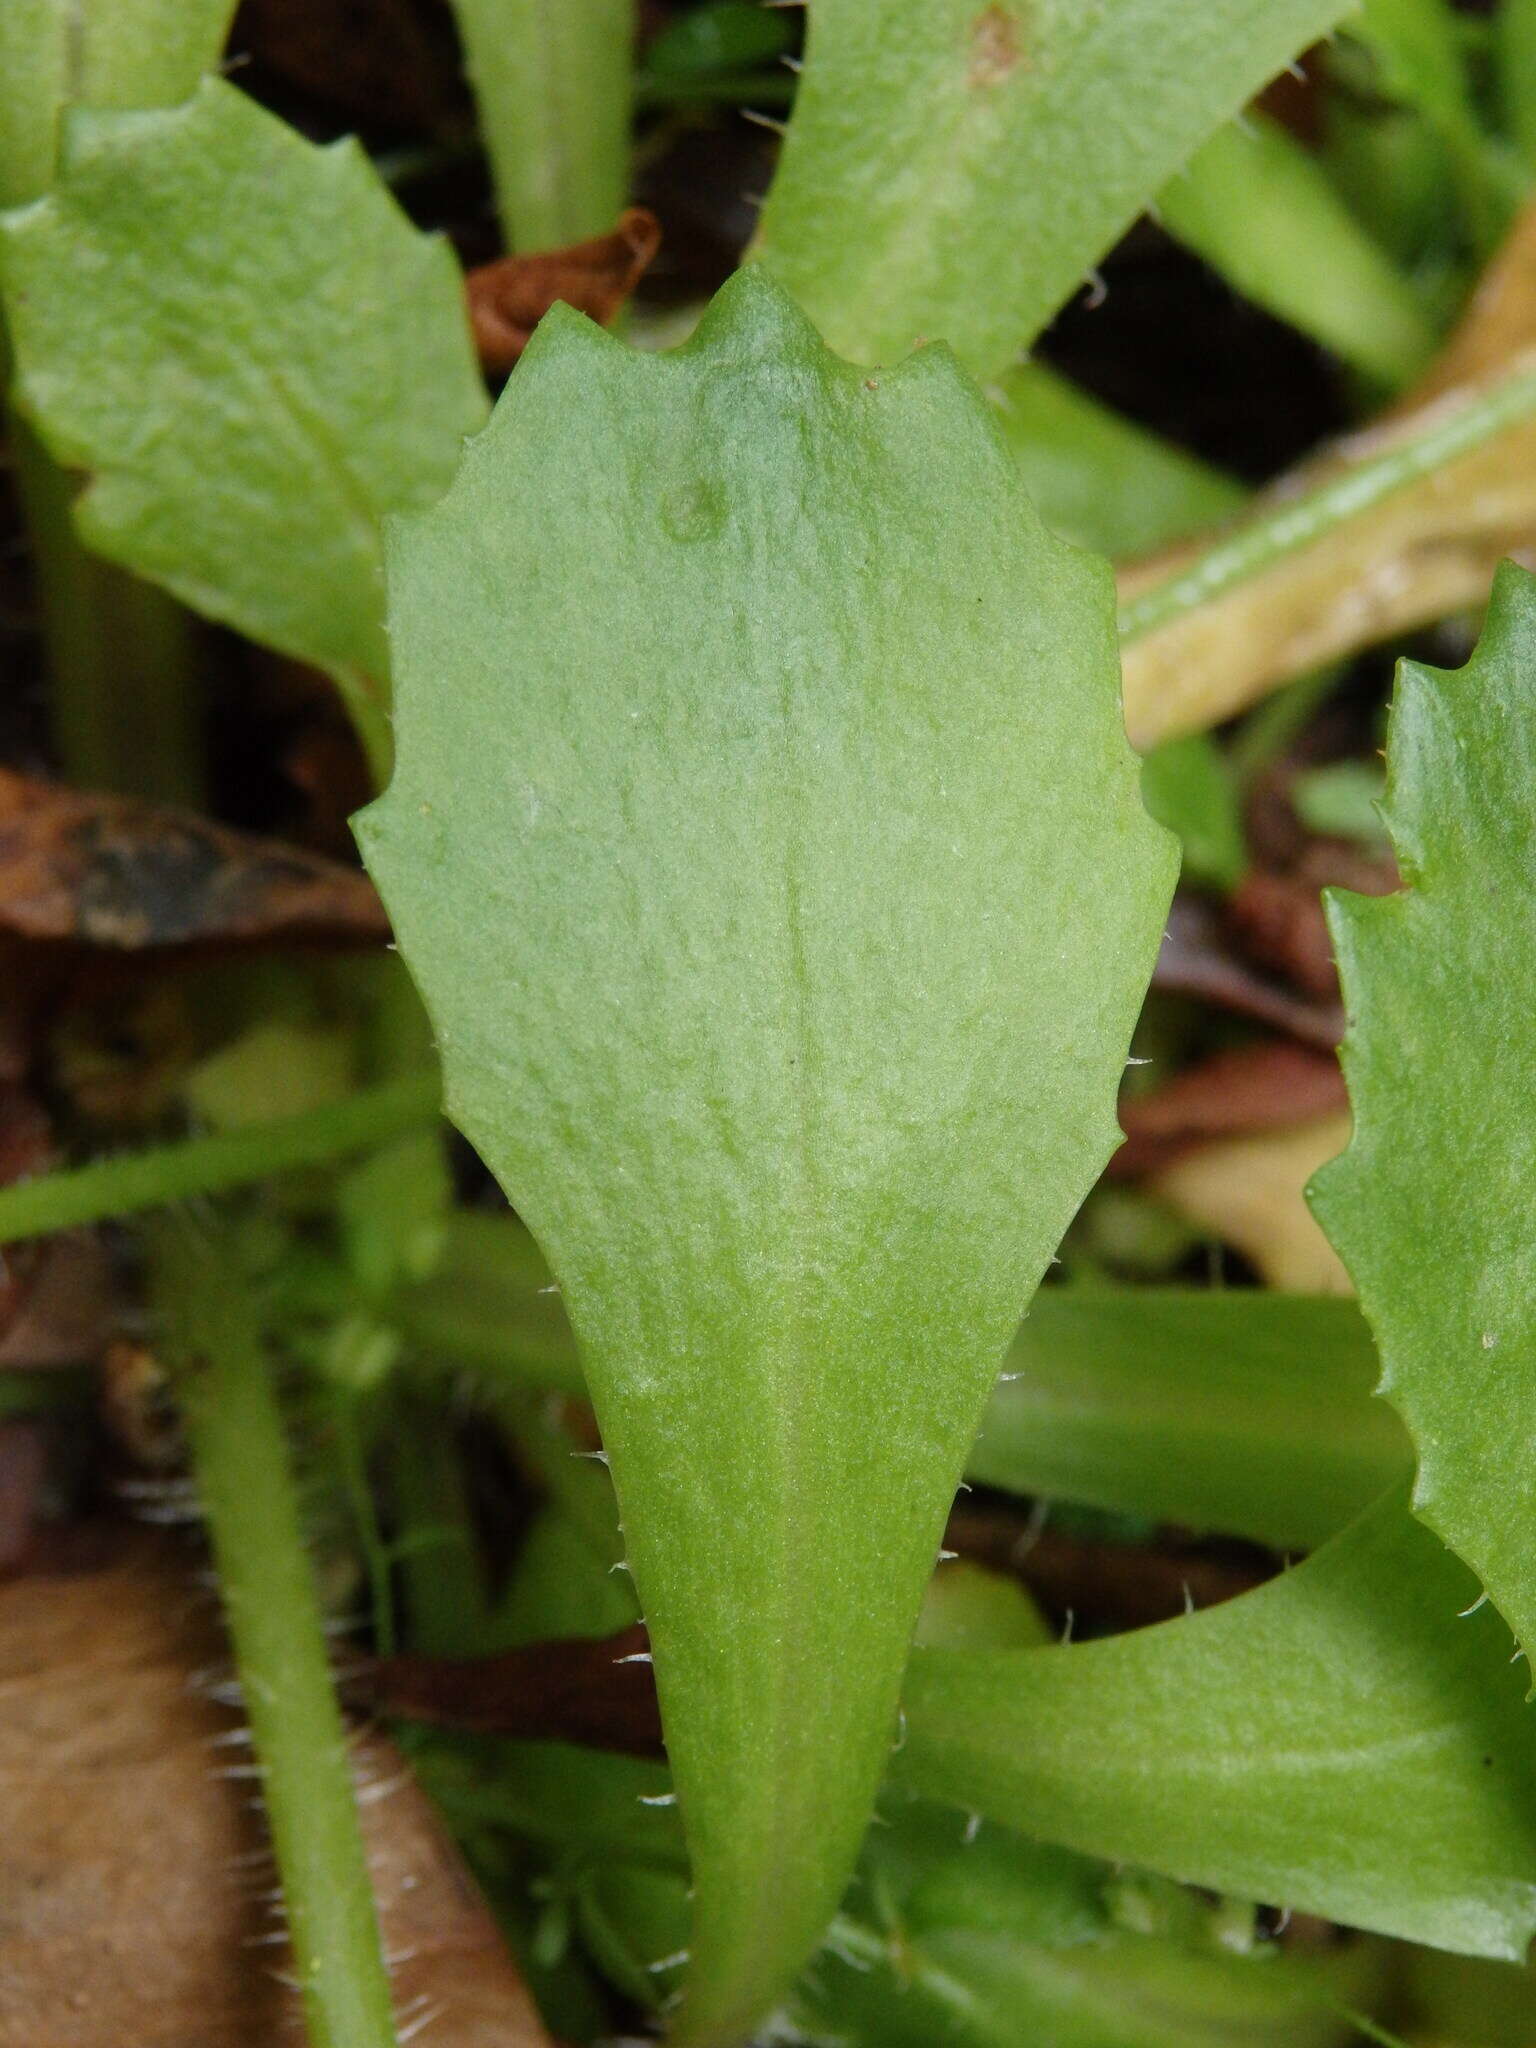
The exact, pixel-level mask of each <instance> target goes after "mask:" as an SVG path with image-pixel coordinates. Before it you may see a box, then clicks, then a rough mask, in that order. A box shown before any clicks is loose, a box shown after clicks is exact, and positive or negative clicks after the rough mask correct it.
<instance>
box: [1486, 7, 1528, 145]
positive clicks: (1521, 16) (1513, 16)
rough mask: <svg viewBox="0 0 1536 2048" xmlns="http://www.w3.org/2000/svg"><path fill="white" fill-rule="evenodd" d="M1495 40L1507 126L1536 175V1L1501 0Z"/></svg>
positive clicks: (1494, 32) (1498, 78)
mask: <svg viewBox="0 0 1536 2048" xmlns="http://www.w3.org/2000/svg"><path fill="white" fill-rule="evenodd" d="M1493 39H1494V58H1495V63H1496V68H1497V82H1498V91H1499V107H1500V112H1501V113H1502V114H1503V117H1504V126H1505V128H1506V129H1507V130H1508V132H1509V137H1510V140H1511V142H1512V143H1513V144H1514V146H1515V148H1516V149H1517V150H1518V151H1519V153H1520V160H1521V162H1522V163H1523V164H1524V165H1525V167H1526V169H1527V170H1530V171H1536V0H1499V8H1498V12H1497V13H1496V14H1495V16H1494V21H1493Z"/></svg>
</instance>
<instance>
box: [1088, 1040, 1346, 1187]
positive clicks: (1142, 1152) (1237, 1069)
mask: <svg viewBox="0 0 1536 2048" xmlns="http://www.w3.org/2000/svg"><path fill="white" fill-rule="evenodd" d="M1345 1103H1346V1097H1345V1093H1344V1076H1343V1074H1342V1073H1341V1072H1340V1070H1339V1063H1338V1061H1337V1060H1336V1059H1335V1058H1334V1056H1333V1055H1332V1053H1323V1052H1317V1051H1314V1050H1313V1049H1312V1048H1311V1047H1310V1046H1305V1045H1292V1044H1287V1043H1286V1042H1285V1041H1283V1040H1277V1041H1274V1042H1271V1043H1267V1044H1259V1045H1245V1046H1240V1047H1237V1048H1236V1049H1234V1050H1233V1051H1230V1052H1220V1053H1216V1054H1214V1055H1213V1056H1212V1057H1211V1058H1210V1059H1206V1060H1200V1061H1197V1062H1196V1064H1195V1065H1194V1066H1192V1067H1186V1068H1184V1069H1183V1071H1182V1072H1181V1073H1178V1074H1175V1075H1174V1076H1173V1078H1172V1079H1171V1080H1169V1081H1166V1082H1164V1083H1163V1084H1162V1086H1161V1087H1157V1088H1153V1089H1151V1090H1149V1091H1148V1093H1146V1094H1145V1095H1134V1096H1131V1097H1129V1098H1127V1099H1125V1100H1123V1101H1122V1102H1121V1104H1120V1124H1121V1128H1122V1129H1123V1130H1124V1132H1125V1143H1124V1144H1123V1145H1122V1146H1121V1147H1120V1150H1119V1151H1118V1152H1117V1153H1116V1154H1115V1157H1114V1160H1113V1162H1112V1165H1111V1171H1112V1172H1113V1173H1114V1174H1115V1175H1116V1176H1117V1178H1120V1179H1127V1178H1131V1177H1133V1176H1137V1175H1141V1174H1146V1173H1151V1172H1154V1171H1156V1170H1157V1169H1159V1168H1161V1167H1164V1166H1168V1165H1171V1164H1172V1162H1173V1161H1174V1160H1175V1159H1177V1158H1180V1157H1182V1156H1183V1155H1184V1154H1185V1153H1187V1152H1189V1151H1191V1150H1194V1149H1198V1147H1199V1146H1200V1145H1201V1144H1203V1143H1208V1142H1209V1141H1210V1140H1211V1139H1213V1138H1230V1137H1237V1136H1253V1135H1255V1134H1257V1133H1258V1132H1260V1131H1273V1130H1284V1129H1286V1128H1287V1127H1289V1126H1293V1125H1296V1124H1299V1123H1308V1122H1312V1121H1314V1120H1315V1119H1317V1118H1319V1117H1326V1116H1332V1115H1336V1114H1337V1113H1338V1112H1339V1111H1340V1110H1342V1109H1343V1108H1344V1107H1345Z"/></svg>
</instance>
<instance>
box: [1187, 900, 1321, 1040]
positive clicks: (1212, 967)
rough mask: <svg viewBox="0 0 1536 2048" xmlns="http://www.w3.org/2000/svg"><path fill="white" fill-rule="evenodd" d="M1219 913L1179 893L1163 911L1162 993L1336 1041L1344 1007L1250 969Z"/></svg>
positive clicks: (1309, 1036)
mask: <svg viewBox="0 0 1536 2048" xmlns="http://www.w3.org/2000/svg"><path fill="white" fill-rule="evenodd" d="M1232 941H1233V933H1232V931H1230V930H1229V929H1228V927H1227V924H1226V922H1225V921H1224V919H1223V916H1222V913H1221V912H1220V910H1218V908H1217V907H1216V906H1215V905H1214V904H1212V903H1210V902H1209V901H1208V900H1207V899H1206V898H1204V897H1203V896H1195V895H1191V894H1189V893H1188V892H1181V893H1180V894H1179V895H1177V896H1176V897H1175V898H1174V900H1173V905H1172V908H1171V909H1170V911H1169V913H1168V924H1167V928H1166V930H1165V931H1164V933H1163V943H1162V945H1161V947H1160V948H1159V950H1158V955H1157V965H1156V967H1154V968H1153V970H1152V985H1153V987H1154V988H1158V989H1161V990H1162V991H1163V992H1164V993H1165V994H1167V995H1181V996H1193V997H1195V998H1196V1000H1197V1001H1200V1002H1204V1003H1212V1004H1214V1005H1215V1006H1216V1007H1217V1008H1218V1009H1222V1010H1230V1011H1232V1013H1233V1014H1234V1015H1235V1016H1238V1017H1248V1018H1251V1019H1252V1020H1253V1022H1254V1023H1256V1024H1267V1025H1269V1026H1270V1027H1271V1029H1273V1030H1276V1031H1284V1032H1286V1033H1287V1034H1288V1035H1289V1036H1290V1037H1292V1038H1298V1039H1300V1040H1301V1041H1302V1043H1303V1044H1304V1045H1315V1046H1322V1047H1328V1046H1334V1045H1337V1044H1338V1042H1339V1039H1340V1038H1341V1037H1342V1035H1343V1031H1344V1011H1343V1007H1342V1006H1341V1004H1340V1003H1339V1002H1338V1001H1337V1000H1336V999H1335V1000H1332V1001H1328V1000H1322V1001H1319V1000H1316V999H1314V998H1312V997H1307V996H1301V995H1298V994H1297V993H1296V992H1295V991H1294V990H1293V989H1289V988H1287V987H1285V986H1284V985H1283V984H1282V983H1281V982H1278V981H1274V980H1272V979H1270V977H1269V976H1268V975H1264V974H1260V973H1258V972H1256V971H1255V969H1254V968H1253V966H1251V965H1250V964H1249V962H1248V961H1247V960H1245V959H1243V958H1242V957H1241V956H1240V954H1239V953H1238V952H1237V951H1235V950H1234V947H1233V943H1232Z"/></svg>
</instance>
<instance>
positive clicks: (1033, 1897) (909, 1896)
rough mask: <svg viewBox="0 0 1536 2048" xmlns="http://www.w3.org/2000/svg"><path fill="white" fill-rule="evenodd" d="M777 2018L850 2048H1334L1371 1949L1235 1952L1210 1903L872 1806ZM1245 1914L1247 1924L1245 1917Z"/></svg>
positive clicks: (1056, 1854)
mask: <svg viewBox="0 0 1536 2048" xmlns="http://www.w3.org/2000/svg"><path fill="white" fill-rule="evenodd" d="M886 1818H887V1820H888V1823H889V1824H888V1825H887V1826H885V1827H882V1828H878V1829H876V1830H875V1831H873V1832H872V1834H871V1836H870V1840H869V1845H868V1848H867V1850H866V1854H865V1859H864V1861H865V1867H864V1870H863V1871H862V1873H861V1879H862V1882H861V1884H860V1886H859V1887H858V1889H857V1890H856V1891H855V1892H853V1893H852V1894H851V1895H850V1897H849V1899H848V1900H847V1901H846V1902H845V1904H844V1908H843V1911H842V1912H841V1913H840V1914H839V1915H838V1918H837V1920H836V1921H835V1922H834V1923H833V1928H832V1932H831V1934H830V1935H829V1937H828V1941H827V1948H826V1952H825V1953H824V1954H823V1955H822V1956H820V1957H818V1958H817V1961H816V1965H815V1968H814V1970H810V1971H807V1972H806V1974H805V1977H804V1978H803V1979H802V1980H801V1983H800V1984H799V1985H798V1986H797V1987H796V1992H795V1997H794V2000H793V2004H792V2006H791V2011H792V2013H793V2015H794V2017H795V2018H796V2019H797V2020H798V2021H799V2023H800V2024H801V2025H802V2026H804V2027H805V2028H806V2030H807V2033H808V2035H809V2037H810V2038H811V2039H815V2040H825V2039H829V2038H831V2039H836V2040H837V2041H839V2042H842V2043H846V2044H848V2048H934V2044H936V2043H942V2044H943V2048H1021V2044H1023V2043H1030V2044H1033V2043H1049V2044H1050V2048H1194V2044H1197V2043H1198V2044H1199V2048H1335V2044H1338V2048H1342V2044H1344V2043H1346V2042H1350V2041H1353V2040H1355V2039H1356V2038H1357V2037H1356V2035H1355V2034H1354V2031H1353V2029H1352V2028H1351V2027H1350V2026H1349V2025H1348V2024H1347V2022H1345V2021H1344V2020H1342V2019H1341V2018H1340V2017H1339V2015H1338V2012H1337V2010H1336V2008H1337V2003H1338V2001H1339V2000H1340V1998H1341V1997H1349V1998H1362V1997H1363V1998H1364V2000H1365V2001H1367V2002H1369V2001H1370V2000H1371V1999H1372V1996H1373V1993H1375V1992H1376V1991H1377V1989H1378V1987H1379V1986H1380V1984H1381V1980H1382V1978H1383V1976H1384V1974H1385V1972H1384V1964H1385V1961H1386V1957H1385V1956H1384V1954H1383V1953H1382V1946H1383V1945H1381V1944H1372V1943H1367V1942H1359V1941H1357V1942H1351V1943H1348V1944H1341V1945H1338V1946H1335V1947H1323V1948H1314V1949H1311V1950H1310V1951H1309V1950H1307V1949H1299V1950H1297V1949H1292V1950H1290V1951H1289V1952H1288V1953H1284V1954H1281V1953H1277V1952H1276V1951H1275V1950H1274V1949H1273V1948H1272V1947H1268V1946H1260V1945H1257V1944H1256V1945H1255V1946H1254V1947H1253V1949H1252V1950H1251V1952H1249V1953H1247V1954H1234V1953H1232V1952H1231V1950H1230V1948H1227V1947H1226V1946H1225V1945H1224V1944H1223V1942H1222V1939H1221V1936H1222V1931H1223V1928H1222V1922H1223V1914H1224V1908H1223V1906H1222V1905H1221V1904H1220V1903H1219V1902H1218V1903H1217V1904H1215V1905H1207V1904H1206V1903H1205V1902H1204V1901H1201V1900H1197V1899H1196V1898H1194V1897H1193V1896H1191V1895H1190V1894H1188V1893H1185V1892H1182V1891H1180V1890H1179V1889H1178V1888H1177V1887H1176V1886H1173V1885H1169V1884H1164V1883H1158V1882H1157V1881H1155V1880H1151V1879H1148V1878H1147V1877H1145V1876H1144V1875H1143V1874H1141V1873H1130V1874H1128V1875H1126V1876H1124V1877H1119V1878H1117V1877H1115V1876H1113V1875H1112V1874H1111V1873H1110V1872H1109V1871H1107V1870H1106V1869H1105V1868H1104V1866H1103V1865H1102V1864H1096V1863H1092V1862H1089V1861H1088V1860H1087V1859H1085V1858H1083V1857H1079V1856H1073V1855H1071V1854H1069V1853H1068V1852H1067V1851H1065V1850H1062V1849H1059V1848H1055V1847H1052V1846H1050V1845H1048V1844H1044V1843H1039V1842H1031V1841H1028V1840H1026V1839H1024V1838H1023V1837H1022V1836H1021V1835H1018V1834H1015V1833H1013V1832H1012V1831H1010V1830H1007V1829H1004V1828H998V1827H993V1826H988V1827H984V1828H982V1829H980V1830H979V1831H976V1830H974V1829H973V1828H972V1827H970V1826H968V1825H967V1823H966V1821H965V1820H963V1819H962V1818H961V1816H959V1815H958V1814H954V1813H945V1812H944V1811H943V1810H942V1809H939V1808H933V1807H928V1806H925V1805H922V1804H919V1803H916V1802H908V1801H896V1800H891V1801H888V1802H886ZM1251 1917H1252V1914H1251V1908H1250V1909H1249V1918H1250V1920H1251Z"/></svg>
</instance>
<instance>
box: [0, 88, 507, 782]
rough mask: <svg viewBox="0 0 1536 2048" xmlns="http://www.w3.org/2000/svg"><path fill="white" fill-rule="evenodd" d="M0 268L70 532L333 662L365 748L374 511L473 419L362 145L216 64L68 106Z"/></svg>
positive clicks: (426, 491)
mask: <svg viewBox="0 0 1536 2048" xmlns="http://www.w3.org/2000/svg"><path fill="white" fill-rule="evenodd" d="M0 283H3V285H4V290H5V304H6V314H7V318H8V320H9V322H10V327H11V334H12V340H13V343H14V346H15V352H16V358H17V366H18V395H19V398H20V401H21V403H22V405H23V407H24V408H25V410H26V411H27V412H28V413H29V414H30V416H31V417H32V419H33V420H34V421H35V423H36V425H37V427H38V429H39V431H40V432H41V434H42V436H43V439H44V440H45V442H46V443H47V445H48V447H49V449H50V451H51V452H52V454H53V455H54V456H55V457H56V458H57V459H58V460H59V461H61V462H65V463H70V464H73V465H75V466H77V467H79V468H81V469H84V470H87V471H89V472H91V473H92V481H91V483H90V485H89V487H88V489H87V490H86V492H85V494H84V497H83V499H82V500H81V503H80V507H79V511H78V515H77V517H78V521H79V525H80V530H81V533H82V535H83V537H84V538H85V540H86V541H87V542H88V544H89V545H90V546H92V547H93V548H95V549H96V550H97V552H98V553H100V554H103V555H107V556H109V557H110V558H111V559H112V560H114V561H117V562H121V563H122V564H124V565H125V566H126V567H127V568H130V569H133V570H135V571H137V573H138V574H140V575H141V576H146V577H148V578H150V579H151V580H152V581H156V582H159V583H162V584H164V585H165V586H166V588H168V589H170V590H172V591H174V592H175V594H176V595H177V596H178V597H180V598H182V599H183V600H184V601H185V602H186V603H187V604H189V605H191V606H192V607H193V608H194V609H195V610H198V611H202V612H204V613H206V614H207V615H208V616H209V617H211V618H215V619H219V620H222V621H225V622H227V623H228V624H230V625H233V626H237V627H238V628H239V629H240V630H241V631H242V632H244V633H247V634H249V635H250V636H251V637H252V638H253V639H256V640H260V641H264V642H266V643H267V644H268V645H270V646H273V647H276V648H279V649H280V650H281V651H282V652H283V653H285V654H292V655H296V656H298V657H299V658H300V659H301V660H304V661H310V662H313V663H315V664H316V665H317V666H318V667H321V668H325V669H328V670H329V671H330V672H331V673H332V674H334V675H335V676H336V677H337V678H338V679H339V680H340V681H341V683H342V684H343V686H344V687H345V688H346V689H347V691H348V692H349V695H350V697H351V699H352V702H353V705H354V709H355V710H356V711H358V713H359V714H360V722H362V723H363V724H364V725H365V727H366V728H367V729H369V730H370V731H371V732H372V733H373V734H374V736H375V738H376V740H377V738H378V735H379V732H380V728H381V727H382V721H383V716H384V707H385V704H386V702H387V680H388V653H387V645H386V642H385V638H384V626H383V609H384V607H383V577H382V567H381V553H382V542H381V521H382V518H383V516H384V514H385V513H387V512H391V511H395V510H399V509H402V508H405V507H409V506H414V505H423V504H427V503H430V502H431V501H432V500H433V499H434V498H436V497H438V496H439V495H440V494H441V493H442V491H443V490H444V489H445V488H446V486H447V483H448V480H449V478H450V477H451V476H452V474H453V470H454V466H455V464H456V463H457V461H458V458H459V453H460V449H461V446H462V442H463V438H464V436H465V435H466V434H468V433H471V432H472V431H473V430H474V429H475V428H476V427H478V426H479V425H480V424H481V423H482V422H483V420H484V418H485V412H486V401H485V397H484V393H483V389H482V387H481V384H480V380H479V374H478V371H477V369H476V366H475V360H474V352H473V348H472V346H471V342H470V337H469V328H468V323H467V320H466V318H465V314H464V308H463V293H462V286H461V283H460V279H459V274H458V270H457V266H456V265H455V262H454V259H453V256H452V253H451V251H450V250H449V249H448V247H447V245H446V244H445V243H443V242H440V241H436V240H433V239H431V238H430V237H427V236H424V235H421V234H418V233H417V232H416V231H415V229H413V228H412V227H411V226H410V225H409V224H408V223H407V222H406V220H405V219H404V217H403V215H402V214H401V213H400V212H399V210H398V208H397V207H396V205H395V203H394V201H393V199H392V198H391V197H390V195H389V193H388V192H387V191H386V189H385V188H384V186H383V185H382V184H381V182H380V181H379V179H378V177H377V175H376V174H375V172H374V170H373V168H372V166H371V165H370V164H369V163H368V160H367V158H366V157H365V156H364V155H363V154H362V152H361V150H360V149H359V148H358V147H357V146H356V144H355V143H352V142H343V143H338V144H336V145H334V146H332V147H330V148H325V149H320V148H316V147H315V146H314V145H313V144H311V143H308V142H306V141H304V140H303V138H302V137H301V136H299V135H298V134H297V133H295V131H294V130H293V129H291V128H290V127H288V126H287V124H286V123H284V122H282V121H279V120H278V119H277V118H276V117H275V116H274V115H272V114H269V113H267V112H266V111H265V110H264V109H262V108H261V107H258V106H257V105H256V104H255V102H254V101H252V100H249V99H247V98H246V97H245V96H244V95H243V94H242V93H239V92H237V91H236V90H235V89H234V88H233V87H232V86H228V85H225V84H223V83H222V82H220V81H217V80H208V81H206V82H205V83H204V84H203V85H202V86H201V87H200V88H199V90H198V92H197V93H196V94H195V96H194V97H193V98H192V99H191V100H189V101H188V102H187V103H186V104H185V105H184V106H181V107H176V108H173V109H171V110H169V111H163V112H153V113H96V112H84V111H81V112H76V113H74V114H72V115H71V116H69V117H68V119H67V121H66V124H65V134H64V149H63V155H62V159H61V169H60V177H59V181H58V184H57V185H56V187H55V189H54V190H53V192H52V193H51V194H50V195H49V196H48V197H47V198H46V199H43V200H40V201H39V202H38V203H37V204H35V205H33V206H31V207H28V208H25V209H23V210H21V211H18V212H15V213H12V214H9V215H7V216H6V217H5V218H4V220H3V221H0ZM375 751H376V753H377V752H381V751H382V748H381V746H379V745H377V744H376V746H375Z"/></svg>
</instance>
